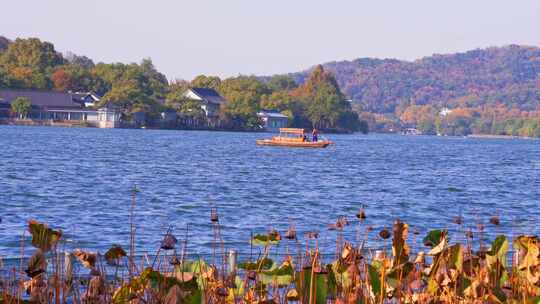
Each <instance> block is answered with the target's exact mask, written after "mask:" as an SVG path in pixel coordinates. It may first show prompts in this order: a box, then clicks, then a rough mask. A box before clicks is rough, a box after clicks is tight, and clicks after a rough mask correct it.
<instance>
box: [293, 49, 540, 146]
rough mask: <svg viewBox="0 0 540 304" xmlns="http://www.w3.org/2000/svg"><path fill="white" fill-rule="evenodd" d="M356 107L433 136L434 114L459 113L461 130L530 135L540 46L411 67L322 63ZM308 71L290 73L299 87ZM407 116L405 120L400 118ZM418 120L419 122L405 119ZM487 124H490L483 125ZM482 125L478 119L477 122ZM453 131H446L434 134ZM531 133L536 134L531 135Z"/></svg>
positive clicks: (539, 92) (428, 60) (537, 103)
mask: <svg viewBox="0 0 540 304" xmlns="http://www.w3.org/2000/svg"><path fill="white" fill-rule="evenodd" d="M323 66H324V68H325V69H326V70H328V71H330V72H332V73H333V74H334V75H335V76H336V79H337V81H338V84H339V86H340V87H341V89H342V90H343V92H344V93H345V94H346V95H347V96H349V97H350V98H351V99H352V100H353V102H354V103H355V104H356V107H357V108H358V109H360V110H361V111H364V112H368V113H372V114H373V115H368V114H366V113H364V115H363V116H364V117H365V118H368V119H369V117H371V120H377V121H378V122H379V123H382V124H384V123H386V124H388V125H392V126H396V125H398V127H399V126H400V125H401V126H418V125H420V124H422V125H424V131H428V132H427V133H431V132H435V129H436V125H437V124H440V125H444V123H445V122H444V121H443V122H437V115H436V114H437V113H439V111H440V110H441V109H442V108H445V107H446V108H449V109H457V111H456V113H459V115H453V116H455V117H454V118H453V119H452V117H446V118H451V120H452V121H451V122H448V123H450V124H455V123H456V121H458V120H465V121H461V122H459V121H458V122H457V123H458V124H461V125H462V126H460V127H459V128H455V129H460V130H461V131H463V132H461V131H460V132H458V133H471V132H473V133H498V134H506V133H510V134H511V133H514V134H513V135H519V134H518V133H520V132H521V133H522V134H521V135H526V136H528V135H530V136H540V128H538V127H534V126H532V128H533V129H534V128H536V129H535V130H532V131H534V132H533V133H534V134H533V133H531V134H529V133H530V132H527V131H525V130H523V126H524V125H525V124H527V123H530V119H533V118H536V117H538V116H539V115H538V110H539V109H540V48H537V47H527V46H517V45H510V46H506V47H492V48H487V49H478V50H473V51H468V52H465V53H457V54H449V55H433V56H430V57H425V58H422V59H419V60H416V61H414V62H409V61H400V60H396V59H371V58H360V59H356V60H353V61H339V62H330V63H326V64H324V65H323ZM308 73H309V71H304V72H300V73H295V74H291V76H293V78H294V79H295V80H296V81H298V82H300V83H302V82H303V81H304V80H305V78H306V76H307V75H308ZM404 113H406V114H405V117H402V115H403V114H404ZM411 116H423V117H411ZM488 118H489V119H488ZM480 120H481V121H480ZM439 131H441V132H443V133H444V132H445V131H447V132H448V133H452V134H453V132H452V130H443V129H441V130H439ZM535 132H536V133H535Z"/></svg>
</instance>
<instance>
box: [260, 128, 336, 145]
mask: <svg viewBox="0 0 540 304" xmlns="http://www.w3.org/2000/svg"><path fill="white" fill-rule="evenodd" d="M331 144H333V142H332V141H330V140H327V139H322V140H321V139H319V140H317V141H308V140H307V138H306V133H305V130H304V129H296V128H280V129H279V135H278V136H274V137H272V138H271V139H258V140H257V145H261V146H281V147H297V148H326V147H328V146H329V145H331Z"/></svg>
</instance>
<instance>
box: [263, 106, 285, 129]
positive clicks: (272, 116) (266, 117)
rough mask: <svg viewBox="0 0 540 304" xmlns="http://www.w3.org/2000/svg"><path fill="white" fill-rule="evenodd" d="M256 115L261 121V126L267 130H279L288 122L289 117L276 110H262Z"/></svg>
mask: <svg viewBox="0 0 540 304" xmlns="http://www.w3.org/2000/svg"><path fill="white" fill-rule="evenodd" d="M257 116H258V117H259V118H260V119H261V121H262V122H263V125H262V126H261V127H262V128H263V129H264V130H265V131H268V132H279V129H280V128H286V127H287V126H288V124H289V117H287V115H283V114H281V113H279V112H278V111H269V110H262V111H260V112H259V113H257Z"/></svg>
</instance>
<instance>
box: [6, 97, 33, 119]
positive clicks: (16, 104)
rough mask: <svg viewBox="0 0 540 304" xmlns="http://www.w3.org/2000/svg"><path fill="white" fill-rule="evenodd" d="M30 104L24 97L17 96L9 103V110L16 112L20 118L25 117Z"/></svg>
mask: <svg viewBox="0 0 540 304" xmlns="http://www.w3.org/2000/svg"><path fill="white" fill-rule="evenodd" d="M31 107H32V104H31V102H30V100H29V99H28V98H26V97H17V98H15V100H13V102H12V103H11V111H13V112H15V113H17V114H18V115H19V118H20V119H23V118H26V117H27V116H28V112H30V108H31Z"/></svg>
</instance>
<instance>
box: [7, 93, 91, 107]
mask: <svg viewBox="0 0 540 304" xmlns="http://www.w3.org/2000/svg"><path fill="white" fill-rule="evenodd" d="M17 97H26V98H28V99H29V100H30V103H31V104H32V105H33V106H37V107H40V108H54V109H59V108H65V109H81V108H83V107H84V106H83V105H82V104H81V103H77V102H74V101H73V97H72V96H71V94H70V93H62V92H53V91H32V90H11V89H0V99H3V101H4V102H5V103H9V104H11V102H12V101H13V100H15V99H16V98H17Z"/></svg>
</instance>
